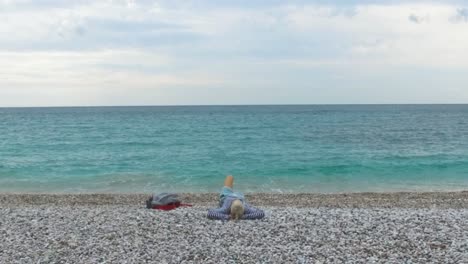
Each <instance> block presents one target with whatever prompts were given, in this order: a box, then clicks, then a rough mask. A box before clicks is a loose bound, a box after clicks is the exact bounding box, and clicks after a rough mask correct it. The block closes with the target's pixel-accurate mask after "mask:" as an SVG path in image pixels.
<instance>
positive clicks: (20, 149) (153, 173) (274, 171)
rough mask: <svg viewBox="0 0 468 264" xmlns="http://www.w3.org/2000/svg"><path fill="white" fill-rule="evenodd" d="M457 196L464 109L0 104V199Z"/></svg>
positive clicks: (466, 130)
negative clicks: (227, 185) (224, 192)
mask: <svg viewBox="0 0 468 264" xmlns="http://www.w3.org/2000/svg"><path fill="white" fill-rule="evenodd" d="M226 175H233V176H234V178H235V182H234V188H235V189H236V190H239V191H242V192H244V193H252V192H266V193H351V192H399V191H417V192H425V191H460V190H468V105H262V106H148V107H146V106H145V107H63V108H60V107H59V108H0V192H1V193H97V192H99V193H152V192H166V191H169V192H195V193H199V192H216V191H219V190H220V188H221V187H222V185H223V181H224V178H225V176H226Z"/></svg>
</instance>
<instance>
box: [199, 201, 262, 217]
mask: <svg viewBox="0 0 468 264" xmlns="http://www.w3.org/2000/svg"><path fill="white" fill-rule="evenodd" d="M234 200H236V199H235V198H230V197H229V198H226V199H225V200H224V203H223V206H222V207H220V208H217V209H210V210H208V218H209V219H215V220H229V216H230V210H231V204H232V202H233V201H234ZM243 203H244V215H243V216H242V218H241V219H243V220H255V219H262V218H263V217H265V213H264V212H263V210H261V209H258V208H255V207H252V206H250V205H249V204H247V203H246V202H243Z"/></svg>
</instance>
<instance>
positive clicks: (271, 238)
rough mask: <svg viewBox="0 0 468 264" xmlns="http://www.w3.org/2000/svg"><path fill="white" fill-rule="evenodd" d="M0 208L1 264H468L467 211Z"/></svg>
mask: <svg viewBox="0 0 468 264" xmlns="http://www.w3.org/2000/svg"><path fill="white" fill-rule="evenodd" d="M208 208H209V207H208V206H199V205H196V206H194V207H191V208H179V209H176V210H173V211H168V212H165V211H158V210H151V209H146V208H144V207H142V206H141V205H109V204H108V205H78V206H71V205H50V204H46V205H35V206H31V205H15V206H7V205H2V206H0V236H1V239H2V242H1V243H0V263H468V209H464V208H400V207H394V208H332V207H319V208H295V207H282V206H266V207H263V209H265V211H266V215H267V216H266V218H264V219H262V220H255V221H229V222H222V221H215V220H209V219H207V218H206V212H207V210H208Z"/></svg>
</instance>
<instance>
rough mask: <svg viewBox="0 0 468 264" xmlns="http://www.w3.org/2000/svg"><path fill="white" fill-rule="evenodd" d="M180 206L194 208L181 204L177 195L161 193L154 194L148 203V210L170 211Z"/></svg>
mask: <svg viewBox="0 0 468 264" xmlns="http://www.w3.org/2000/svg"><path fill="white" fill-rule="evenodd" d="M180 206H192V205H190V204H183V203H181V201H180V199H179V196H178V195H177V194H176V193H160V194H153V195H152V196H151V197H150V198H149V199H148V200H147V201H146V208H148V209H159V210H164V211H169V210H173V209H176V208H177V207H180Z"/></svg>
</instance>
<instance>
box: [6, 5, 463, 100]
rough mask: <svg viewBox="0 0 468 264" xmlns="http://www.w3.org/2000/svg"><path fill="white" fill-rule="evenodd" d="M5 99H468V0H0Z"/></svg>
mask: <svg viewBox="0 0 468 264" xmlns="http://www.w3.org/2000/svg"><path fill="white" fill-rule="evenodd" d="M0 21H2V23H0V107H11V106H99V105H223V104H229V105H231V104H367V103H371V104H382V103H468V1H455V0H454V1H450V0H447V1H418V0H414V1H370V0H363V1H357V0H329V1H325V0H316V1H276V0H270V1H263V0H249V1H247V0H240V1H223V0H218V1H204V0H193V1H190V0H184V1H178V0H170V1H149V0H143V1H136V0H135V1H133V0H126V1H124V0H119V1H113V0H103V1H93V0H91V1H86V0H74V1H66V0H0Z"/></svg>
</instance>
